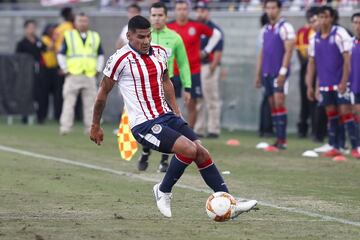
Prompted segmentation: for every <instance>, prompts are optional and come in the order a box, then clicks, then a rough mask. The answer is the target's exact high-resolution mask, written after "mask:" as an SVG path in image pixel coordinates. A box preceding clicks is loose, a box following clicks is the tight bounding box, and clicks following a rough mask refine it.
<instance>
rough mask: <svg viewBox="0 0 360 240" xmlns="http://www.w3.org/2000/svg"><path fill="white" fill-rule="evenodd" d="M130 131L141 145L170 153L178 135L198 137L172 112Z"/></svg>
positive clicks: (193, 139)
mask: <svg viewBox="0 0 360 240" xmlns="http://www.w3.org/2000/svg"><path fill="white" fill-rule="evenodd" d="M131 132H132V134H133V135H134V137H135V139H136V141H138V142H139V143H140V144H141V145H143V146H145V147H149V148H151V149H153V150H156V151H159V152H163V153H171V150H172V148H173V146H174V143H175V141H176V140H177V139H178V138H179V137H180V136H185V137H187V138H188V139H190V140H191V141H195V140H197V139H198V138H197V136H196V134H195V133H194V131H193V130H192V129H191V128H189V126H188V125H187V123H186V122H185V121H184V120H183V119H182V118H180V117H178V116H176V115H175V114H174V113H172V112H171V113H166V114H164V115H161V116H160V117H158V118H156V119H153V120H149V121H146V122H144V123H142V124H139V125H137V126H135V127H133V128H132V129H131Z"/></svg>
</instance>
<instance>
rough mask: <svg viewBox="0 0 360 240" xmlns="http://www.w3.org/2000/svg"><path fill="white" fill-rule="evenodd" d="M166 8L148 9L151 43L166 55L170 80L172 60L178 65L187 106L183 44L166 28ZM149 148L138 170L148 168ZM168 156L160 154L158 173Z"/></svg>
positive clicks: (187, 71) (164, 167) (187, 73)
mask: <svg viewBox="0 0 360 240" xmlns="http://www.w3.org/2000/svg"><path fill="white" fill-rule="evenodd" d="M166 21H167V7H166V6H165V4H164V3H162V2H157V3H154V4H152V5H151V7H150V22H151V25H152V32H151V37H152V40H151V43H152V44H156V45H159V46H161V47H162V48H164V49H165V50H166V52H167V54H168V71H169V77H170V79H172V78H173V76H174V59H176V64H177V65H178V68H179V72H180V78H181V83H182V86H183V87H184V94H183V98H184V102H185V104H188V103H189V101H190V98H191V94H190V89H191V73H190V65H189V61H188V57H187V54H186V49H185V45H184V42H183V40H182V38H181V37H180V35H179V34H177V33H176V32H175V31H173V30H170V29H169V28H167V27H166ZM149 155H150V148H147V147H144V146H143V152H142V154H141V156H140V159H139V162H138V170H139V171H145V170H146V169H147V167H148V165H149V164H148V160H149ZM168 158H169V155H168V154H162V156H161V161H160V166H159V171H160V172H166V170H167V168H168V166H169V164H168Z"/></svg>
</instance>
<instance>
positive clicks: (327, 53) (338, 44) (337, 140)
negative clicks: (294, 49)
mask: <svg viewBox="0 0 360 240" xmlns="http://www.w3.org/2000/svg"><path fill="white" fill-rule="evenodd" d="M335 17H336V13H335V10H334V9H333V8H331V7H329V6H323V7H321V8H320V9H319V21H320V31H318V32H317V33H316V34H315V36H314V37H313V38H312V39H311V40H310V45H309V63H308V70H307V76H306V83H307V87H308V90H307V95H308V98H309V99H310V100H314V98H315V94H314V87H313V78H314V74H315V71H316V74H317V77H318V80H319V81H318V83H319V90H320V104H322V105H323V106H325V109H326V114H327V116H328V138H329V145H331V146H332V149H331V150H329V151H328V152H325V154H324V156H326V157H337V156H341V155H342V153H341V152H340V147H342V148H343V147H344V145H345V140H343V139H345V138H344V137H342V132H343V129H344V126H345V127H346V129H347V131H348V135H349V137H350V142H351V146H352V151H351V154H352V156H353V157H355V158H360V154H359V152H358V150H357V147H358V140H357V139H358V137H357V134H356V125H355V122H354V116H353V114H352V109H351V102H350V96H351V94H350V89H349V88H348V79H349V72H350V50H351V45H352V44H351V37H350V35H349V34H348V33H347V31H346V30H345V29H344V28H342V27H340V26H337V25H334V19H335Z"/></svg>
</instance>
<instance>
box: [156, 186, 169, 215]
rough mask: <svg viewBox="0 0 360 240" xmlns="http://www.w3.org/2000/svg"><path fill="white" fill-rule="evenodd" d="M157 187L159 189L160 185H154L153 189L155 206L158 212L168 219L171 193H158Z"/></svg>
mask: <svg viewBox="0 0 360 240" xmlns="http://www.w3.org/2000/svg"><path fill="white" fill-rule="evenodd" d="M159 187H160V183H158V184H155V185H154V187H153V191H154V195H155V200H156V205H157V207H158V209H159V210H160V212H161V213H162V215H164V216H165V217H168V218H170V217H171V208H170V202H171V198H172V193H164V192H162V191H160V189H159Z"/></svg>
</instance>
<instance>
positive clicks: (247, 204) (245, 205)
mask: <svg viewBox="0 0 360 240" xmlns="http://www.w3.org/2000/svg"><path fill="white" fill-rule="evenodd" d="M256 205H257V201H256V200H238V201H236V206H235V209H234V213H233V215H232V216H231V218H236V217H237V216H239V215H240V214H242V213H244V212H249V211H251V210H255V208H256Z"/></svg>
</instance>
